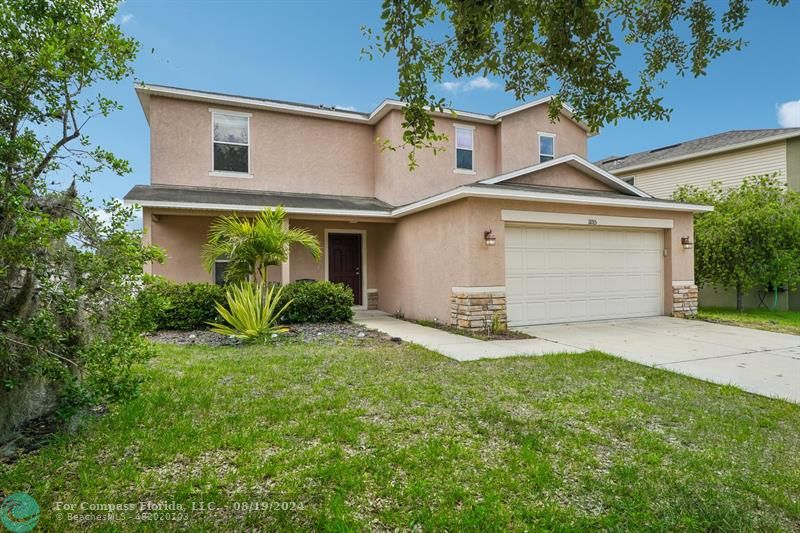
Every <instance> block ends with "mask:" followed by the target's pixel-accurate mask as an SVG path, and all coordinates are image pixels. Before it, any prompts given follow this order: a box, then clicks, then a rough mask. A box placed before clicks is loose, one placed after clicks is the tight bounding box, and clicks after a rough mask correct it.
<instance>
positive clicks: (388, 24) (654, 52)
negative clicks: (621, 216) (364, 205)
mask: <svg viewBox="0 0 800 533" xmlns="http://www.w3.org/2000/svg"><path fill="white" fill-rule="evenodd" d="M769 3H770V4H772V5H786V4H787V3H788V0H771V1H770V2H769ZM748 10H749V2H747V1H746V0H729V1H728V3H727V5H725V4H721V5H720V4H715V3H711V2H706V1H703V0H615V1H614V2H574V1H569V0H560V1H544V0H532V1H527V2H520V1H519V0H497V1H493V2H457V1H453V0H384V2H383V9H382V11H381V19H382V20H383V27H382V28H381V31H380V32H378V31H373V30H372V29H370V28H362V34H363V35H364V37H365V38H366V39H367V40H368V41H369V45H368V46H367V47H366V48H365V49H364V50H363V51H362V55H364V56H365V57H368V58H373V57H375V56H376V55H377V56H387V55H390V56H395V57H396V58H397V75H398V89H397V96H398V97H399V98H400V100H402V101H403V102H406V103H407V104H408V107H407V108H406V110H405V119H406V123H405V124H404V126H403V127H404V128H405V129H406V134H405V135H404V136H403V139H402V142H401V143H398V144H395V145H394V146H395V148H404V149H406V150H407V151H408V157H409V167H410V168H412V169H413V168H414V167H415V166H416V156H415V154H416V150H419V149H434V148H436V149H439V150H441V149H442V145H441V142H442V141H444V140H446V137H444V136H443V135H441V134H439V133H437V131H436V129H435V128H434V121H433V118H432V117H431V116H430V115H429V114H428V113H427V111H428V110H431V111H442V109H443V108H444V106H445V102H444V101H443V100H442V99H440V98H438V97H437V96H436V90H435V89H434V86H435V85H437V84H439V83H441V82H442V78H443V76H444V74H445V73H446V72H448V73H450V74H452V75H453V76H455V77H470V76H475V75H481V76H493V77H497V78H500V79H502V80H503V82H504V84H505V89H506V91H509V92H512V93H513V94H514V96H515V97H516V98H517V99H518V100H524V99H526V98H529V97H532V96H535V95H540V94H542V93H547V92H552V93H554V94H555V96H556V98H555V99H553V101H552V102H551V104H550V118H551V120H556V119H557V118H558V116H559V113H560V110H561V104H562V102H563V103H566V104H569V105H570V107H571V108H572V110H573V111H574V114H575V116H576V118H577V119H579V120H582V121H584V122H586V123H587V124H588V125H589V126H590V127H591V128H592V129H594V130H598V129H600V128H601V127H602V126H604V125H606V124H609V123H615V122H616V121H618V120H619V119H622V118H631V119H633V118H642V119H646V120H663V119H667V118H669V115H670V113H671V109H669V108H668V107H666V106H665V105H664V102H663V99H662V97H661V96H659V94H658V90H659V89H662V88H663V87H664V86H665V85H666V75H667V74H671V73H673V72H674V73H676V74H677V75H679V76H685V75H686V74H687V73H690V74H691V75H693V76H702V75H705V73H706V70H707V68H708V65H709V64H710V62H711V61H712V60H713V59H715V58H717V57H719V56H720V55H722V54H724V53H725V52H728V51H731V50H738V49H740V48H741V47H742V46H744V44H745V43H744V41H743V40H742V39H741V38H739V37H737V36H735V35H733V33H734V32H736V31H738V30H740V29H741V28H742V26H743V24H744V20H745V17H746V16H747V13H748ZM441 21H446V23H447V28H446V32H445V33H444V34H442V32H441V27H440V26H438V25H437V24H440V23H441ZM620 42H621V43H625V44H627V45H629V47H628V48H627V50H630V51H632V54H631V55H632V56H633V57H624V56H623V51H622V49H621V48H620V45H619V44H618V43H620ZM623 64H635V65H639V67H638V68H639V70H638V72H636V71H626V70H623V68H622V65H623Z"/></svg>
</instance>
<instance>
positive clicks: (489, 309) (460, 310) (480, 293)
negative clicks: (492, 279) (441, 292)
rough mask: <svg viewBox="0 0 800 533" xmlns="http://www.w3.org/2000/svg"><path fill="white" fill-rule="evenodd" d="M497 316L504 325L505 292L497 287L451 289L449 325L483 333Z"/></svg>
mask: <svg viewBox="0 0 800 533" xmlns="http://www.w3.org/2000/svg"><path fill="white" fill-rule="evenodd" d="M496 314H497V315H499V317H500V320H501V322H502V323H503V325H504V326H505V325H506V292H505V288H504V287H503V288H498V287H453V294H452V296H451V297H450V324H451V325H453V326H456V327H459V328H462V329H468V330H472V331H481V330H483V331H485V330H487V329H488V328H490V327H491V326H492V318H493V317H494V316H495V315H496Z"/></svg>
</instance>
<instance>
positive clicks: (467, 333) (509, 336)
mask: <svg viewBox="0 0 800 533" xmlns="http://www.w3.org/2000/svg"><path fill="white" fill-rule="evenodd" d="M409 322H413V323H414V324H419V325H420V326H425V327H428V328H436V329H440V330H442V331H446V332H448V333H453V334H455V335H461V336H462V337H469V338H471V339H478V340H482V341H510V340H519V339H533V338H534V337H533V336H531V335H528V334H527V333H524V332H522V331H517V330H515V329H508V328H506V329H505V330H503V331H497V332H493V331H471V330H468V329H461V328H457V327H455V326H450V325H448V324H442V323H441V322H436V321H433V320H409Z"/></svg>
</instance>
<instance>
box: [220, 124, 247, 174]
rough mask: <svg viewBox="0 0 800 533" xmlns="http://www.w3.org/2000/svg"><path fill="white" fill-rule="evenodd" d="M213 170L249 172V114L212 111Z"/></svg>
mask: <svg viewBox="0 0 800 533" xmlns="http://www.w3.org/2000/svg"><path fill="white" fill-rule="evenodd" d="M211 117H212V121H213V139H212V141H213V144H214V156H213V157H214V161H213V167H212V169H213V171H214V172H235V173H240V174H249V173H250V115H249V114H248V113H235V112H229V111H212V112H211Z"/></svg>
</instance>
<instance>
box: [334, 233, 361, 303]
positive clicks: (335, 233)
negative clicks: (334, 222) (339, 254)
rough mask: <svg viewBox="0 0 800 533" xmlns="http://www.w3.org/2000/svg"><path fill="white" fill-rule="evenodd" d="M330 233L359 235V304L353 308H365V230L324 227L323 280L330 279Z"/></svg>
mask: <svg viewBox="0 0 800 533" xmlns="http://www.w3.org/2000/svg"><path fill="white" fill-rule="evenodd" d="M331 233H334V234H336V233H355V234H360V235H361V305H354V306H353V309H367V300H368V298H367V230H365V229H334V228H330V229H329V228H326V229H325V232H324V238H325V243H324V244H323V251H324V256H325V257H324V261H325V281H330V277H329V268H330V265H329V264H328V248H329V245H328V241H329V239H328V235H330V234H331Z"/></svg>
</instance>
